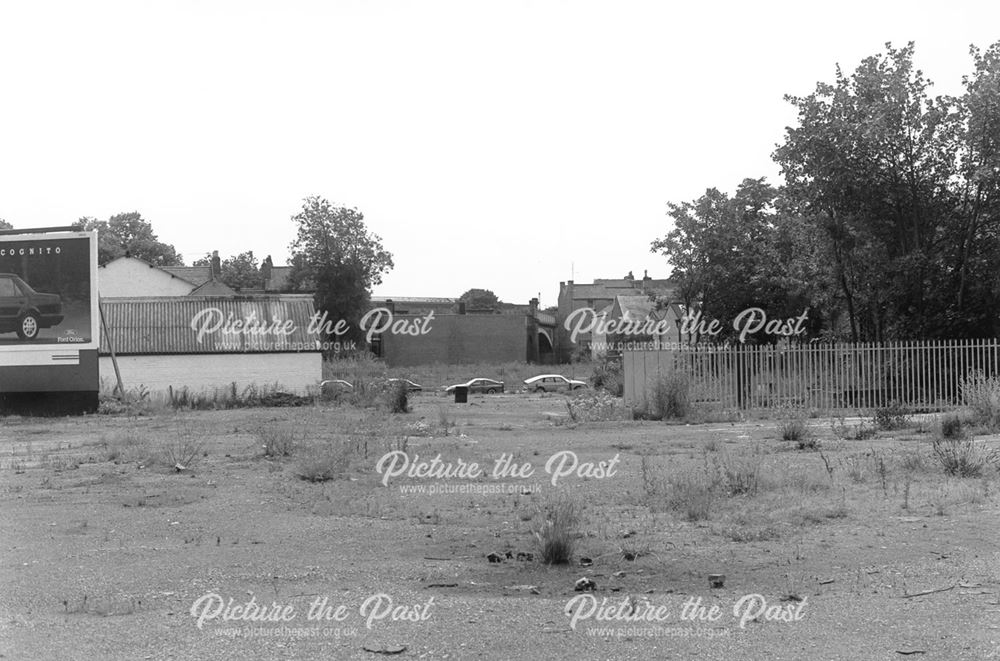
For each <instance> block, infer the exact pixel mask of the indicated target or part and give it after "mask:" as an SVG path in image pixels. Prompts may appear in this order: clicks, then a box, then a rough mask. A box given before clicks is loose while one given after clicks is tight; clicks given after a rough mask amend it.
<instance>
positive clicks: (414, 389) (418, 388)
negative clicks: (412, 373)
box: [385, 379, 424, 392]
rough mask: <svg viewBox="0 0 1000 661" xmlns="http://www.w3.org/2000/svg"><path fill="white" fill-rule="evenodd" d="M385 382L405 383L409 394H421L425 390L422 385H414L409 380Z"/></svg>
mask: <svg viewBox="0 0 1000 661" xmlns="http://www.w3.org/2000/svg"><path fill="white" fill-rule="evenodd" d="M385 381H386V383H397V382H402V383H405V384H406V390H407V392H420V391H421V390H423V389H424V387H423V386H422V385H420V384H419V383H414V382H413V381H410V380H409V379H386V380H385Z"/></svg>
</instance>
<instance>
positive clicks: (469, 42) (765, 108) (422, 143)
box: [0, 0, 1000, 306]
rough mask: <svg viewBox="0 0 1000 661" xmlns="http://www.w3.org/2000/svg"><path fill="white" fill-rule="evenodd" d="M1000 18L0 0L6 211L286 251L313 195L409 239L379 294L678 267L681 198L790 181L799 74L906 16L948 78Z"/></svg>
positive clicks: (857, 7)
mask: <svg viewBox="0 0 1000 661" xmlns="http://www.w3.org/2000/svg"><path fill="white" fill-rule="evenodd" d="M814 7H815V8H814ZM998 26H1000V3H997V2H955V1H952V2H948V3H941V2H933V3H931V2H873V1H871V0H868V1H865V2H835V3H834V2H828V3H822V5H819V4H817V3H806V2H801V1H799V2H746V1H741V2H729V3H721V2H717V3H694V2H690V3H684V4H683V5H681V4H676V5H675V4H674V3H669V2H665V1H664V2H628V1H611V0H608V1H605V2H586V1H580V0H574V1H569V0H566V1H554V0H542V1H504V2H475V1H472V0H456V1H454V2H441V1H434V0H421V1H419V2H417V1H411V2H393V1H382V2H374V1H366V2H361V1H358V2H347V1H338V0H326V1H317V2H277V1H275V2H269V3H264V2H247V1H238V2H237V1H234V2H193V1H189V2H158V3H151V2H120V3H115V2H77V1H66V2H55V1H54V2H22V1H13V0H0V218H5V219H6V220H7V221H9V222H11V223H13V224H14V225H15V226H16V227H32V226H35V227H38V226H48V225H57V224H67V223H69V222H72V221H74V220H76V219H78V218H79V217H81V216H94V217H97V218H100V219H107V218H108V217H109V216H111V215H112V214H115V213H118V212H121V211H139V212H141V213H142V214H143V216H144V217H145V218H147V219H148V220H150V221H151V222H152V223H153V227H154V229H155V230H156V231H157V232H158V234H159V237H160V239H161V240H163V241H166V242H168V243H172V244H173V245H174V246H175V247H176V248H177V249H178V250H179V251H180V252H181V253H182V254H183V255H184V257H185V260H186V261H187V262H188V263H190V261H191V260H193V259H195V258H197V257H199V256H201V255H203V254H204V253H206V252H209V251H211V250H219V252H220V253H221V254H222V255H223V256H228V255H231V254H235V253H238V252H242V251H245V250H253V251H254V253H255V254H256V255H257V256H259V257H260V258H263V257H264V256H265V255H267V254H271V255H272V256H273V257H274V260H275V263H276V264H281V263H284V261H285V259H286V258H287V255H288V244H289V242H290V241H291V239H292V238H293V235H294V225H293V223H292V222H291V221H290V220H289V219H290V217H291V216H292V215H294V214H295V213H296V212H297V211H298V209H299V208H300V207H301V201H302V198H304V197H305V196H307V195H311V194H317V195H321V196H324V197H326V198H327V199H329V200H330V201H331V202H334V203H336V204H339V205H344V206H349V207H357V208H358V209H359V210H360V211H362V212H363V213H364V215H365V220H366V221H367V223H368V226H369V228H370V229H371V230H372V231H374V232H375V233H377V234H379V235H381V236H382V238H383V241H384V244H385V246H386V248H388V249H389V250H390V251H391V252H392V253H393V254H394V257H395V262H396V268H395V269H394V270H393V271H392V272H391V273H390V274H389V275H388V276H387V277H386V278H385V281H384V283H383V285H381V286H379V287H377V288H376V290H375V291H376V293H379V294H387V295H394V296H458V295H460V294H461V293H462V292H463V291H465V290H466V289H468V288H470V287H483V288H487V289H492V290H493V291H494V292H496V293H497V294H498V295H499V296H500V298H501V299H502V300H505V301H511V302H525V301H526V300H527V299H528V298H530V297H532V296H536V295H538V294H541V299H542V305H543V306H548V305H554V304H555V302H556V296H557V294H558V290H559V282H560V281H561V280H568V279H570V278H571V277H575V280H576V281H577V282H581V281H588V282H589V281H590V280H592V279H593V278H598V277H622V276H624V275H625V273H626V272H628V271H629V270H632V271H634V272H635V275H636V276H641V275H642V272H643V270H644V269H648V270H649V274H650V275H651V276H653V277H664V276H665V275H666V274H667V265H666V263H665V261H664V260H663V258H661V257H659V256H656V255H652V254H650V252H649V244H650V242H651V241H652V240H653V239H655V238H657V237H659V236H661V235H663V234H664V233H666V231H667V230H668V229H669V224H668V219H667V217H666V205H667V202H670V201H675V202H679V201H684V200H689V199H693V198H696V197H698V196H699V195H700V194H702V193H703V192H704V190H705V189H706V188H707V187H710V186H716V187H718V188H720V189H723V190H727V191H732V190H733V189H734V188H735V187H736V185H737V184H738V183H739V181H740V180H741V179H743V178H744V177H760V176H767V177H768V178H769V179H771V180H777V176H778V170H777V168H776V166H775V165H774V164H773V163H772V162H771V159H770V156H771V153H772V151H773V149H774V146H775V144H776V143H777V142H779V141H780V140H781V139H782V135H783V132H784V128H785V127H786V126H787V125H789V124H791V123H793V122H794V119H795V115H794V113H793V112H792V110H791V107H790V106H789V105H788V104H787V103H785V102H784V101H783V99H782V96H783V94H785V93H792V94H806V93H808V92H810V91H812V89H813V88H814V86H815V83H816V82H817V81H820V80H823V81H831V80H832V79H833V77H834V67H835V65H836V64H837V63H838V62H839V63H840V64H841V65H842V66H843V67H844V69H845V70H846V71H851V70H853V68H854V67H855V66H856V65H857V64H858V62H859V61H860V60H861V59H862V58H863V57H865V56H867V55H871V54H875V53H877V52H881V51H882V49H883V44H884V43H885V42H886V41H892V42H894V43H895V44H897V45H903V44H905V42H907V41H910V40H913V41H916V43H917V53H916V60H917V65H918V66H919V67H921V68H922V69H923V70H924V72H925V73H926V74H927V75H928V76H929V77H930V78H931V79H932V80H933V81H934V82H935V83H936V85H935V88H934V91H935V92H936V93H957V92H959V91H960V83H961V76H962V75H963V74H968V73H970V72H971V71H972V64H971V59H970V57H969V55H968V46H969V45H970V44H973V43H974V44H976V45H978V46H980V47H982V48H985V47H987V46H988V45H989V44H990V43H992V42H993V41H996V40H998V39H1000V30H998V29H997V27H998Z"/></svg>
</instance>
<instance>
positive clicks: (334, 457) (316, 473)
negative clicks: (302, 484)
mask: <svg viewBox="0 0 1000 661" xmlns="http://www.w3.org/2000/svg"><path fill="white" fill-rule="evenodd" d="M350 465H351V453H350V451H349V449H348V448H347V446H346V445H345V444H343V443H337V442H333V443H326V444H324V445H319V446H313V447H311V448H309V449H308V450H307V451H306V452H305V453H303V455H302V458H301V459H300V460H299V463H298V465H297V467H296V470H295V474H296V475H298V476H299V477H300V478H301V479H303V480H307V481H309V482H326V481H327V480H334V479H337V478H339V477H341V476H343V474H344V473H346V472H347V469H348V468H349V467H350Z"/></svg>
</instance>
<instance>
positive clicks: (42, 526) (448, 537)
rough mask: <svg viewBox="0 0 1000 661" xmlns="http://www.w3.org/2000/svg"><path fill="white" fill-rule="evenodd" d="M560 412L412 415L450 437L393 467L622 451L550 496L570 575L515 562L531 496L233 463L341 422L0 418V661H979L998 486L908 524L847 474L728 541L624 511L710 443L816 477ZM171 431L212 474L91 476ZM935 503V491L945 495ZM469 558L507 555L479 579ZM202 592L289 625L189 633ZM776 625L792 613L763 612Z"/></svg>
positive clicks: (996, 626)
mask: <svg viewBox="0 0 1000 661" xmlns="http://www.w3.org/2000/svg"><path fill="white" fill-rule="evenodd" d="M560 401H561V400H560V399H558V398H555V397H531V398H525V397H521V398H518V397H516V396H509V397H508V396H504V397H498V398H494V399H485V398H477V399H475V400H474V401H473V405H472V406H469V407H466V408H462V407H461V405H452V404H448V405H442V404H441V402H440V401H439V400H438V399H437V398H432V397H430V396H427V397H425V398H417V399H416V402H415V406H414V408H415V410H414V412H413V413H410V414H408V416H403V417H401V418H400V419H399V420H398V421H397V422H398V424H402V425H410V426H412V427H413V428H414V429H417V428H421V425H423V427H427V426H430V427H435V425H437V423H438V420H439V418H440V417H441V415H445V416H446V417H447V416H450V417H451V419H452V421H453V422H454V423H456V425H455V426H454V427H453V428H451V429H450V430H449V434H448V436H446V437H445V436H443V433H442V432H441V431H440V430H438V432H437V435H434V434H433V430H432V432H431V433H428V432H427V431H421V432H420V433H415V434H414V436H413V437H412V438H410V441H409V443H410V445H409V446H408V452H410V453H411V454H412V453H419V454H421V455H422V456H430V455H431V454H435V453H438V452H440V453H441V454H442V456H443V457H447V456H455V457H457V456H461V457H463V458H482V460H483V462H484V463H489V462H488V461H487V460H494V459H496V458H497V457H499V456H500V454H501V453H511V454H512V455H514V456H515V457H517V458H518V461H520V462H531V463H533V464H536V465H539V466H541V465H542V464H543V463H544V461H545V459H546V458H547V457H548V456H550V455H551V454H552V453H554V452H557V451H561V450H565V449H569V450H572V451H574V452H576V453H577V454H578V455H579V457H580V459H581V460H592V461H595V462H597V461H599V460H602V458H603V460H606V459H609V458H610V457H612V456H614V455H615V454H616V453H617V454H619V455H620V459H621V461H620V468H619V471H618V473H617V475H615V476H613V477H609V478H608V479H579V478H568V479H566V480H565V481H564V482H561V483H560V486H559V487H557V488H555V489H550V490H549V495H551V494H552V493H553V492H559V493H562V494H568V495H570V496H572V497H574V498H576V499H578V500H579V501H580V502H582V503H584V504H585V505H586V508H587V509H586V514H585V516H584V518H583V523H582V524H581V526H580V538H579V539H578V540H577V546H578V553H577V555H579V556H583V555H584V554H586V555H587V556H588V557H591V558H592V559H593V561H592V563H589V562H584V563H583V565H585V566H583V565H581V564H580V563H579V562H574V564H573V565H572V566H562V567H559V566H553V567H549V566H546V565H543V564H542V563H540V562H538V561H519V560H517V559H516V553H518V552H530V551H533V550H536V549H535V547H534V546H533V545H532V542H533V538H532V537H531V534H530V531H529V523H528V521H527V520H525V518H523V517H520V515H519V513H520V512H523V511H525V510H526V509H529V507H528V506H529V505H530V504H531V503H532V502H533V501H535V500H538V499H540V498H541V497H542V496H545V495H546V494H544V493H535V494H532V495H528V496H519V497H513V498H508V497H498V496H490V495H482V496H458V495H454V494H449V495H438V496H427V495H424V494H402V493H400V492H399V490H398V489H395V488H394V485H390V486H389V487H383V486H382V485H381V484H380V483H379V481H378V480H379V476H378V475H376V474H375V472H374V471H373V470H372V468H371V466H372V464H374V457H372V458H369V459H368V460H364V461H362V462H361V464H362V465H359V466H354V467H353V468H352V469H350V470H349V471H348V473H346V474H345V475H344V476H342V479H338V480H335V481H332V482H326V483H323V484H313V483H310V482H305V481H303V480H301V479H299V478H298V477H297V476H296V473H297V471H298V464H297V463H296V461H297V460H296V458H295V456H294V455H293V456H292V457H290V458H286V459H283V460H275V461H271V460H266V459H263V458H260V457H258V456H255V455H256V454H257V452H256V450H255V447H256V445H257V441H258V439H257V437H256V436H255V435H254V433H253V431H254V430H255V429H258V428H259V427H260V426H261V425H282V424H287V425H296V424H302V425H307V427H308V429H310V430H311V431H310V434H311V436H310V438H313V439H320V440H323V439H329V438H333V437H335V436H337V435H338V434H342V433H343V429H344V427H345V425H346V424H348V422H349V421H346V422H345V414H344V413H343V412H342V411H340V410H332V411H318V412H317V411H310V412H303V411H287V410H277V409H272V410H256V411H221V412H203V413H191V414H185V415H178V416H172V415H171V416H167V415H164V416H156V417H153V418H149V419H127V418H117V417H115V418H102V417H91V418H84V419H77V420H60V421H38V420H15V421H7V422H6V423H5V424H0V444H2V445H0V448H2V451H3V453H4V459H3V465H2V469H0V511H2V513H3V516H2V520H0V540H2V541H0V553H2V556H0V558H2V565H0V586H2V592H0V655H2V658H4V659H272V658H273V659H279V658H288V659H317V658H331V659H353V658H359V659H379V658H402V659H411V658H412V659H415V658H421V659H423V658H426V659H477V658H482V659H536V658H553V659H564V658H573V659H726V660H731V659H852V660H859V659H903V658H920V659H977V660H979V659H989V658H998V659H1000V532H998V531H1000V526H998V525H997V524H998V517H997V513H998V499H997V498H996V496H995V492H996V490H997V489H996V481H995V478H993V479H994V481H993V482H992V483H991V482H989V481H988V480H983V481H969V482H968V484H966V483H962V484H957V483H952V482H946V481H941V480H937V479H936V478H934V477H933V476H932V475H930V474H928V475H925V476H922V477H921V478H920V479H919V480H918V481H917V482H915V483H914V484H913V485H912V486H911V487H906V488H907V489H908V491H907V499H908V500H910V501H911V502H910V503H909V507H908V508H907V509H905V510H904V509H902V508H901V506H900V502H901V501H902V498H903V496H902V492H901V489H903V488H904V486H903V485H902V483H901V482H899V480H898V479H897V477H898V476H894V475H893V474H892V473H891V472H890V476H889V482H888V483H887V484H886V485H880V484H879V482H878V479H877V478H876V477H874V476H871V477H869V478H868V479H866V480H864V481H859V482H857V483H853V482H852V481H850V480H847V479H846V478H844V482H843V483H841V482H837V483H836V486H837V488H835V489H826V488H825V489H824V490H822V491H820V492H819V495H818V496H816V497H814V496H812V495H809V494H808V492H807V490H805V489H803V490H802V491H798V492H787V491H782V492H780V493H778V494H777V495H775V496H774V497H773V498H770V499H766V500H762V499H763V497H762V496H761V497H758V498H757V499H755V501H754V502H756V504H754V502H751V501H748V502H747V504H746V506H745V507H744V506H743V505H740V507H741V508H743V509H748V511H752V512H753V516H755V517H756V516H766V515H769V512H770V516H771V518H767V519H766V520H767V521H769V522H772V523H773V525H774V526H776V527H775V528H774V534H768V535H764V536H761V538H760V539H749V540H742V541H734V539H735V538H734V536H733V535H732V534H731V533H730V532H727V531H728V530H730V528H729V527H727V526H731V525H735V526H743V527H745V528H746V529H750V530H756V529H757V528H754V526H755V525H757V524H756V523H754V521H757V519H754V520H753V521H750V522H749V523H748V522H747V520H746V516H749V515H746V516H744V515H743V514H741V513H740V512H742V511H743V510H742V509H736V508H733V509H730V510H726V511H725V512H722V513H720V514H719V515H718V516H717V517H713V519H710V520H709V521H702V522H695V523H693V522H688V521H685V520H683V519H682V518H680V517H678V516H676V515H674V514H671V513H669V512H668V513H659V514H656V513H650V511H649V508H647V507H645V506H644V505H643V504H642V503H641V502H640V500H639V494H640V493H641V491H642V487H641V484H640V482H641V475H642V471H643V470H644V469H643V467H642V457H643V456H644V455H649V454H650V453H655V455H656V456H657V457H660V458H661V459H663V460H665V461H667V462H671V463H676V464H677V465H679V466H688V465H690V466H697V465H699V464H700V463H701V462H702V461H703V460H704V458H703V451H702V446H703V445H704V444H706V443H721V444H722V445H723V447H728V448H737V447H741V445H745V444H746V443H748V442H754V443H760V444H764V446H765V448H766V454H765V457H766V461H767V462H770V463H767V464H766V465H767V466H769V467H770V469H772V470H773V472H774V473H775V474H781V473H782V472H786V473H787V472H796V471H806V469H807V468H808V471H818V474H819V475H820V476H822V475H824V474H825V473H824V470H823V468H822V463H821V462H820V461H819V459H818V458H817V457H816V453H800V452H788V451H784V450H782V449H781V448H780V445H779V444H778V442H777V441H776V440H775V429H774V425H773V424H771V423H767V422H757V423H738V424H728V423H724V424H717V425H698V426H691V427H685V426H664V425H657V424H655V423H642V424H637V423H593V424H589V425H568V424H565V421H560V420H557V419H554V418H553V416H554V415H555V414H554V413H553V412H556V411H558V410H559V409H558V406H559V403H560ZM439 407H440V408H441V410H443V411H444V413H443V414H442V413H439ZM348 417H349V416H348ZM417 423H419V424H417ZM182 433H187V434H196V435H199V436H203V437H204V438H205V439H207V441H206V442H207V444H206V446H205V449H206V451H207V452H208V455H207V456H205V457H203V458H201V459H200V460H199V461H198V463H197V464H195V465H193V466H192V469H191V470H185V471H183V472H176V471H170V470H169V468H168V467H164V466H145V465H142V464H141V462H135V461H127V460H124V459H125V458H123V457H119V458H118V459H119V461H118V463H115V462H113V461H108V460H107V456H108V454H107V446H106V445H105V444H106V443H112V444H113V443H114V439H116V438H119V437H121V435H123V434H138V435H139V436H140V437H142V438H148V439H153V440H154V441H155V442H158V443H163V442H167V441H168V440H169V439H170V438H172V437H173V436H174V435H177V434H182ZM900 442H906V440H905V439H903V440H900V439H899V438H896V437H892V438H889V437H883V438H880V439H875V440H873V441H865V442H863V443H857V444H853V443H845V442H839V443H838V442H834V441H833V440H832V439H831V440H829V441H828V442H827V444H826V447H827V448H828V449H827V452H828V453H829V457H831V458H832V459H833V461H834V462H835V463H836V462H837V461H841V463H842V465H843V466H848V465H851V464H850V462H851V461H854V459H852V458H853V457H857V456H862V455H864V453H866V452H874V453H876V454H877V452H880V451H882V450H884V451H885V452H891V451H892V449H893V447H895V446H894V444H898V443H900ZM685 462H690V463H685ZM140 465H142V467H140ZM843 470H845V471H846V468H845V469H843ZM835 478H836V473H835V475H834V476H832V477H831V479H835ZM837 479H839V478H837ZM536 488H537V487H536ZM991 488H992V492H991V491H990V489H991ZM942 489H945V490H947V492H946V493H947V494H950V495H948V497H947V498H945V499H944V500H942V498H944V497H943V496H940V495H939V494H940V493H945V492H943V491H941V490H942ZM980 490H982V491H984V493H982V494H980ZM911 492H912V493H911ZM831 494H832V495H831ZM838 494H840V495H839V496H838ZM963 494H965V496H963ZM976 494H979V495H976ZM838 498H839V499H841V500H842V501H843V503H844V504H845V506H846V508H847V514H846V515H837V516H835V517H834V516H830V515H827V518H823V517H820V518H821V519H822V520H816V521H810V522H808V523H805V524H803V523H801V522H800V523H790V522H789V521H790V519H789V520H786V519H788V512H793V513H794V512H796V511H798V510H794V509H789V508H792V507H800V508H801V507H806V506H810V507H811V506H813V505H812V504H815V502H819V503H820V505H816V507H820V506H821V505H822V503H823V502H826V501H837V500H838ZM817 499H818V501H817ZM789 501H792V502H789ZM935 503H937V504H935ZM761 510H763V511H761ZM741 517H742V518H741ZM741 529H743V528H741ZM633 544H634V548H639V549H641V550H642V552H641V553H640V557H638V558H637V559H636V560H632V561H629V560H626V559H624V558H623V557H622V554H621V553H620V552H619V551H620V550H622V549H623V548H625V547H630V545H633ZM507 551H511V552H512V555H513V556H514V557H512V558H511V559H507V558H506V557H505V553H506V552H507ZM489 552H497V553H499V554H500V555H501V557H503V558H504V559H503V562H500V563H495V564H491V563H488V562H487V561H486V559H485V555H486V554H487V553H489ZM710 573H725V575H726V579H725V585H724V587H722V588H720V589H711V588H709V585H708V583H707V578H706V577H707V575H708V574H710ZM584 576H586V577H590V578H591V579H592V580H594V581H595V583H596V586H597V589H596V591H594V592H593V593H577V592H574V590H573V585H574V582H575V581H576V580H577V579H578V578H580V577H584ZM922 592H926V594H919V593H922ZM212 594H215V595H218V596H219V597H220V598H221V599H222V600H223V601H225V602H228V601H229V600H230V599H232V604H233V605H236V606H239V605H241V604H245V603H247V602H249V601H250V600H251V599H253V602H254V603H255V604H258V605H261V606H262V607H263V610H264V612H265V613H268V612H269V613H270V614H271V615H272V616H274V615H275V611H279V612H278V614H279V615H280V611H281V610H282V609H283V608H291V609H293V610H291V611H287V610H286V611H285V616H286V619H285V621H284V622H281V621H249V622H248V621H246V620H239V619H231V620H228V621H225V620H224V619H223V618H222V616H221V613H220V614H217V615H216V616H215V617H211V615H212V614H213V612H214V611H217V610H220V609H219V608H216V604H215V602H214V601H212V599H213V598H212V597H209V596H206V595H212ZM753 594H759V595H761V596H762V598H763V599H764V600H766V602H767V605H768V606H770V607H772V611H771V614H772V616H773V618H771V619H768V618H767V617H761V618H758V619H755V620H751V621H748V622H745V623H744V626H742V627H741V626H740V621H739V618H738V617H737V616H736V615H735V614H734V610H733V609H734V607H735V606H736V604H737V602H739V600H740V599H741V598H742V597H744V596H746V595H753ZM379 595H381V597H379ZM324 599H325V600H326V601H325V602H322V600H324ZM573 599H576V600H577V601H576V602H571V600H573ZM199 600H201V601H200V602H199ZM602 600H606V602H604V603H606V604H607V605H608V606H609V608H608V609H607V612H609V613H614V612H618V613H627V612H628V609H631V611H632V612H633V613H637V614H645V615H646V619H645V620H644V619H642V618H639V619H638V621H636V619H635V618H636V617H638V616H637V615H633V620H632V621H628V620H621V619H619V620H614V619H606V620H605V621H599V620H598V619H597V618H596V617H594V616H591V617H589V618H587V617H584V616H583V611H582V610H581V611H579V612H578V614H580V617H578V620H577V621H576V623H575V628H573V627H571V624H572V619H571V617H570V616H569V615H568V614H567V607H568V605H569V604H571V603H576V604H577V605H578V607H580V608H588V607H590V605H592V604H593V605H596V604H600V603H601V602H602ZM625 600H628V602H627V603H626V602H625ZM691 600H700V602H699V605H700V606H702V607H703V610H702V611H701V615H703V616H704V619H699V618H698V617H695V616H692V615H691V613H687V615H688V617H686V618H685V617H683V615H684V613H682V609H683V607H684V605H685V604H686V603H688V604H689V605H690V604H691ZM317 602H321V603H320V605H322V603H325V605H326V606H328V607H329V611H328V613H335V612H337V607H340V610H339V614H337V616H336V618H335V619H332V620H329V621H317V620H316V619H310V618H309V610H310V607H311V606H315V605H316V604H317ZM197 603H200V604H202V606H203V609H202V610H198V608H197V607H196V606H195V605H196V604H197ZM366 603H367V607H366V606H365V604H366ZM744 603H745V602H744ZM390 604H391V605H390ZM623 604H625V605H624V606H623ZM272 605H276V607H275V608H269V607H271V606H272ZM713 606H716V607H717V608H718V611H717V614H716V616H715V617H714V618H710V616H709V615H708V614H709V613H710V610H711V608H712V607H713ZM657 608H658V609H659V610H657ZM193 609H194V610H193ZM373 610H374V614H372V611H373ZM229 612H230V613H231V614H232V613H233V611H229ZM193 613H194V614H193ZM795 613H798V615H799V618H798V619H797V620H794V621H780V619H778V616H785V617H786V618H789V619H791V618H792V617H793V616H794V615H795ZM199 614H201V615H204V617H203V618H202V622H201V625H202V626H201V627H200V628H199V626H198V624H199V618H198V617H197V615H199ZM366 616H371V618H370V621H369V619H368V618H367V617H366ZM393 652H398V654H390V653H393Z"/></svg>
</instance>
